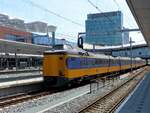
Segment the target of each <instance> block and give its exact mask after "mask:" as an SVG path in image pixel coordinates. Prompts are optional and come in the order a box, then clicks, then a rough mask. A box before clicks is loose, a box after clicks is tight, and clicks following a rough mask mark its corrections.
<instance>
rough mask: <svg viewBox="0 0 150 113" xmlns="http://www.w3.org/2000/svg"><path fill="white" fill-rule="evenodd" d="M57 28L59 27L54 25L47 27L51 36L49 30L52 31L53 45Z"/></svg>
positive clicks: (53, 44)
mask: <svg viewBox="0 0 150 113" xmlns="http://www.w3.org/2000/svg"><path fill="white" fill-rule="evenodd" d="M56 29H57V27H56V26H53V25H50V26H48V27H47V34H48V36H49V32H51V33H52V47H54V46H55V32H56Z"/></svg>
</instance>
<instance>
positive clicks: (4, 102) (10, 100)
mask: <svg viewBox="0 0 150 113" xmlns="http://www.w3.org/2000/svg"><path fill="white" fill-rule="evenodd" d="M52 93H53V92H49V91H45V92H34V93H28V94H18V95H15V96H10V97H7V98H2V99H0V108H4V107H7V106H11V105H15V104H18V103H22V102H25V101H28V100H31V99H38V98H40V97H42V96H45V95H49V94H52Z"/></svg>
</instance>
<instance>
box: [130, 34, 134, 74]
mask: <svg viewBox="0 0 150 113" xmlns="http://www.w3.org/2000/svg"><path fill="white" fill-rule="evenodd" d="M132 43H135V41H132V37H130V58H131V72H132V70H133V69H132V68H133V67H132V64H133V51H132Z"/></svg>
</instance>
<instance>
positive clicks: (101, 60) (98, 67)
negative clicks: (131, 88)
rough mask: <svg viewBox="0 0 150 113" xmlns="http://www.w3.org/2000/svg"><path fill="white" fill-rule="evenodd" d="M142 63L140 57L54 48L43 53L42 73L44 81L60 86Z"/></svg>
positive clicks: (127, 68) (139, 65) (142, 64)
mask: <svg viewBox="0 0 150 113" xmlns="http://www.w3.org/2000/svg"><path fill="white" fill-rule="evenodd" d="M131 62H132V63H131ZM144 65H146V62H145V60H142V59H140V58H132V60H131V58H125V57H112V56H106V55H100V54H93V53H88V52H86V51H84V50H77V49H65V50H54V51H47V52H45V53H44V61H43V75H44V79H45V81H46V82H51V83H52V84H55V85H60V86H61V85H63V84H66V83H68V82H77V81H81V80H84V79H87V78H95V77H97V76H102V75H104V74H106V75H107V74H109V73H114V72H121V71H125V70H129V69H131V68H133V69H136V68H139V67H142V66H144Z"/></svg>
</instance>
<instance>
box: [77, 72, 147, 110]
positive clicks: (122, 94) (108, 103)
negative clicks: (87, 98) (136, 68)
mask: <svg viewBox="0 0 150 113" xmlns="http://www.w3.org/2000/svg"><path fill="white" fill-rule="evenodd" d="M144 74H145V71H144V70H141V71H140V72H138V73H136V75H138V76H136V75H135V76H134V77H132V78H131V79H130V80H128V81H127V82H125V83H124V84H122V85H121V86H119V87H117V88H115V89H114V90H112V91H111V92H110V93H108V94H106V95H105V96H103V97H102V98H100V99H98V100H96V101H95V102H94V103H91V104H90V105H89V106H87V107H85V108H83V109H82V110H81V111H80V112H79V113H94V112H98V113H99V112H105V113H113V112H114V111H115V110H116V108H117V107H118V106H119V105H120V104H121V103H122V101H123V100H124V99H125V98H126V97H127V96H128V95H129V94H130V93H131V92H132V91H133V89H134V88H135V87H136V85H137V84H138V83H139V82H140V80H141V79H142V78H143V77H144Z"/></svg>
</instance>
